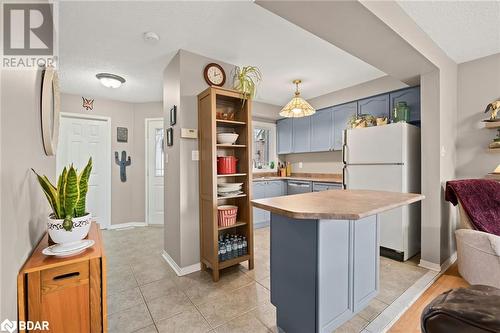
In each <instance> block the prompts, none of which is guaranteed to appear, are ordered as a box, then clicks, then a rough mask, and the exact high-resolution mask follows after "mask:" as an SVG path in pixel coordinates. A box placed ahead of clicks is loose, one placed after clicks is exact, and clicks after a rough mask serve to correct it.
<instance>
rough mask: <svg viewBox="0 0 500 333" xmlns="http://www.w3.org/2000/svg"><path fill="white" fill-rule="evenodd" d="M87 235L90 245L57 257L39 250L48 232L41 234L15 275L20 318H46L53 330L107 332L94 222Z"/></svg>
mask: <svg viewBox="0 0 500 333" xmlns="http://www.w3.org/2000/svg"><path fill="white" fill-rule="evenodd" d="M87 239H92V240H94V241H95V244H94V245H93V246H92V247H91V248H88V249H86V250H85V251H84V252H83V253H81V254H78V255H75V256H71V257H67V258H57V257H49V256H45V255H44V254H42V250H43V249H44V248H46V247H47V246H48V245H49V244H48V234H46V235H45V236H44V237H43V238H42V240H41V241H40V243H39V244H38V245H37V247H36V248H35V250H34V251H33V253H32V254H31V256H30V257H29V258H28V260H27V261H26V263H25V264H24V266H23V267H22V268H21V271H20V272H19V275H18V279H17V292H18V296H17V299H18V313H19V320H20V321H28V320H29V321H48V322H49V332H53V333H68V332H71V333H80V332H81V333H84V332H89V333H97V332H107V323H106V259H105V256H104V246H103V243H102V234H101V230H100V229H99V227H98V225H97V224H96V223H95V222H93V223H92V226H91V228H90V232H89V235H88V236H87ZM20 332H25V331H20ZM44 332H46V331H44Z"/></svg>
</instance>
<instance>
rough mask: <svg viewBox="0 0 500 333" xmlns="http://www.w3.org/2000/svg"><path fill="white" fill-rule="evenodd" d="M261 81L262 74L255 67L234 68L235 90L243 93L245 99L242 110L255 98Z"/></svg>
mask: <svg viewBox="0 0 500 333" xmlns="http://www.w3.org/2000/svg"><path fill="white" fill-rule="evenodd" d="M261 80H262V74H261V72H260V70H259V69H258V68H257V67H255V66H243V67H239V66H236V67H235V68H234V74H233V88H234V89H235V90H237V91H238V92H240V93H241V98H242V99H243V103H242V108H243V106H244V105H245V101H246V100H247V99H249V98H254V97H255V95H256V93H257V85H258V84H259V82H260V81H261Z"/></svg>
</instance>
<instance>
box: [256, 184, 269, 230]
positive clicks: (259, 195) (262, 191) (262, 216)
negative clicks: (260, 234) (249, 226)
mask: <svg viewBox="0 0 500 333" xmlns="http://www.w3.org/2000/svg"><path fill="white" fill-rule="evenodd" d="M266 183H267V182H266V181H254V182H253V188H252V192H253V198H254V199H263V198H265V197H266V186H267V185H266ZM270 219H271V215H270V213H269V212H268V211H267V210H263V209H260V208H255V207H254V208H253V224H254V226H257V227H258V226H259V225H262V224H266V223H268V222H269V220H270Z"/></svg>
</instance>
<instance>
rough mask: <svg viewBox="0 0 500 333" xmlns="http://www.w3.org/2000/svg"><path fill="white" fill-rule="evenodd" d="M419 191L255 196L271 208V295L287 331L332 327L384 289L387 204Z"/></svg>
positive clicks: (406, 200) (320, 332)
mask: <svg viewBox="0 0 500 333" xmlns="http://www.w3.org/2000/svg"><path fill="white" fill-rule="evenodd" d="M423 198H424V196H423V195H420V194H412V193H397V192H385V191H369V190H328V191H322V192H313V193H304V194H296V195H289V196H286V197H274V198H267V199H256V200H252V203H253V205H254V206H255V207H258V208H261V209H264V210H268V211H270V212H271V251H270V253H271V303H272V304H274V305H275V306H276V322H277V326H278V327H279V328H280V330H282V331H285V332H287V333H303V332H308V333H309V332H311V333H313V332H315V333H331V332H332V331H334V330H335V329H337V328H338V327H340V326H341V325H342V324H344V323H345V322H346V321H348V320H349V319H351V318H352V317H354V316H355V315H356V314H358V313H359V312H360V311H362V310H363V309H365V308H366V307H367V306H368V304H370V302H371V301H372V300H373V299H374V298H375V296H377V294H378V292H379V275H380V272H379V269H380V224H381V221H383V219H381V216H380V215H379V214H380V213H382V212H385V211H388V210H391V209H394V208H397V207H400V206H404V205H409V204H412V203H415V202H417V201H420V200H422V199H423Z"/></svg>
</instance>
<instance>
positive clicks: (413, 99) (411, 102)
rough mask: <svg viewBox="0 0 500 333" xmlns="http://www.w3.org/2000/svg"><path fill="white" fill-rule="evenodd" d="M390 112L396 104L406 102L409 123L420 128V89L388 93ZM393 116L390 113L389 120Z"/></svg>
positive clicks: (414, 88)
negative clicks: (408, 108)
mask: <svg viewBox="0 0 500 333" xmlns="http://www.w3.org/2000/svg"><path fill="white" fill-rule="evenodd" d="M390 100H391V110H393V109H394V106H396V105H397V104H398V102H406V104H407V105H408V106H409V107H410V123H412V124H415V125H418V126H420V87H412V88H408V89H403V90H398V91H395V92H392V93H390ZM393 117H394V115H393V114H392V112H391V119H392V118H393Z"/></svg>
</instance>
